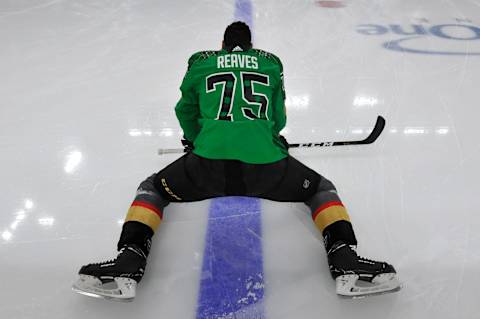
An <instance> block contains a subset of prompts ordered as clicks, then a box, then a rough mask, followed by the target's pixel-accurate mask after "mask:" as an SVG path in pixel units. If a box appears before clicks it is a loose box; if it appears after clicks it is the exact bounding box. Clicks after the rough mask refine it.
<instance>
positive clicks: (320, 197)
mask: <svg viewBox="0 0 480 319" xmlns="http://www.w3.org/2000/svg"><path fill="white" fill-rule="evenodd" d="M306 204H307V205H309V206H310V209H311V211H312V219H313V221H314V222H315V225H316V226H317V228H318V229H319V230H320V232H321V233H322V235H323V238H324V241H325V248H326V249H327V251H329V250H330V248H331V247H332V246H333V244H334V243H335V242H337V241H343V242H345V243H346V244H348V245H356V244H357V240H356V239H355V234H354V232H353V227H352V224H351V223H350V216H349V215H348V213H347V210H346V209H345V207H344V206H343V203H342V201H341V200H340V197H339V196H338V194H337V191H336V189H335V186H334V185H333V184H332V182H330V181H329V180H328V179H326V178H322V180H321V181H320V183H319V184H318V189H317V192H316V193H315V194H314V195H313V196H312V197H311V198H310V199H309V200H308V201H306Z"/></svg>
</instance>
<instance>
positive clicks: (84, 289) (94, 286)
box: [72, 275, 137, 302]
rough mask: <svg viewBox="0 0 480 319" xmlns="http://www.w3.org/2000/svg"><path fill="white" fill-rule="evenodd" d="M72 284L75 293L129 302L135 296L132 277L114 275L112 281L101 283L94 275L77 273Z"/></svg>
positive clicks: (135, 285)
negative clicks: (77, 275) (75, 279)
mask: <svg viewBox="0 0 480 319" xmlns="http://www.w3.org/2000/svg"><path fill="white" fill-rule="evenodd" d="M79 276H80V277H79V278H78V280H77V282H75V283H74V284H73V285H72V290H73V291H74V292H76V293H79V294H82V295H85V296H89V297H94V298H102V299H106V300H113V301H122V302H129V301H132V300H133V299H134V298H135V293H136V288H137V282H136V281H135V280H133V279H129V278H122V277H115V278H112V281H109V282H105V283H102V281H101V280H100V279H98V278H97V277H94V276H88V275H79Z"/></svg>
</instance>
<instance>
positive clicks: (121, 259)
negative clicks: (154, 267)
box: [72, 245, 146, 301]
mask: <svg viewBox="0 0 480 319" xmlns="http://www.w3.org/2000/svg"><path fill="white" fill-rule="evenodd" d="M145 266H146V255H145V253H144V252H143V251H142V249H140V248H139V247H138V246H137V245H126V246H124V247H123V248H122V249H121V250H120V252H119V254H118V256H117V258H115V259H113V260H109V261H105V262H101V263H94V264H88V265H85V266H83V267H82V268H81V269H80V271H79V279H78V280H77V282H75V283H74V284H73V286H72V289H73V291H75V292H77V293H80V294H83V295H87V296H90V297H96V298H104V299H109V300H115V301H132V300H133V299H134V298H135V293H136V287H137V283H138V282H140V280H141V279H142V276H143V273H144V270H145Z"/></svg>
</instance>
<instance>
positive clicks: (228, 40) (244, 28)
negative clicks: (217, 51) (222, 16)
mask: <svg viewBox="0 0 480 319" xmlns="http://www.w3.org/2000/svg"><path fill="white" fill-rule="evenodd" d="M237 46H239V47H241V48H242V49H243V50H244V51H246V50H248V49H250V48H251V47H252V34H251V33H250V28H249V27H248V25H247V24H246V23H244V22H241V21H237V22H234V23H232V24H230V25H229V26H228V27H227V28H226V29H225V33H224V34H223V42H222V49H225V50H227V51H232V50H233V49H234V48H235V47H237Z"/></svg>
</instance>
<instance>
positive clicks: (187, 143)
mask: <svg viewBox="0 0 480 319" xmlns="http://www.w3.org/2000/svg"><path fill="white" fill-rule="evenodd" d="M182 145H183V151H184V152H185V153H187V152H191V151H193V149H194V148H195V147H194V146H193V142H190V141H189V140H187V139H185V138H182Z"/></svg>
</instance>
